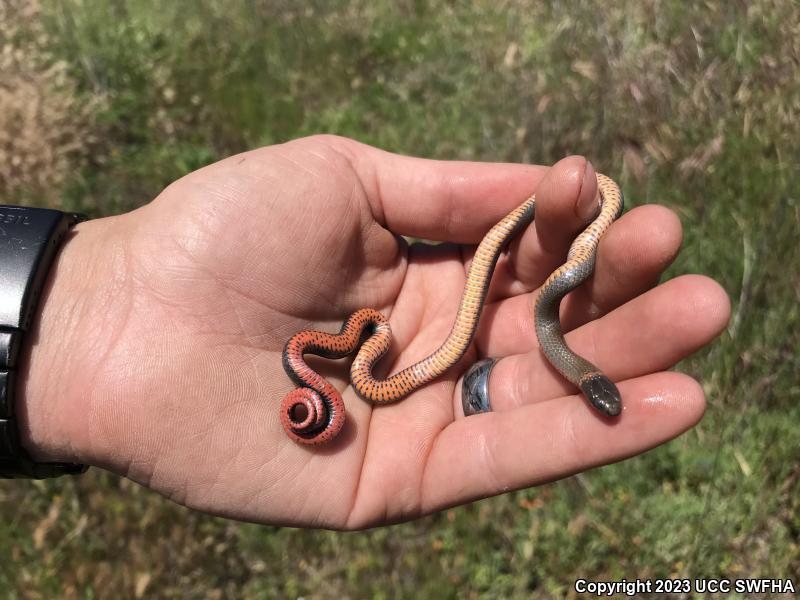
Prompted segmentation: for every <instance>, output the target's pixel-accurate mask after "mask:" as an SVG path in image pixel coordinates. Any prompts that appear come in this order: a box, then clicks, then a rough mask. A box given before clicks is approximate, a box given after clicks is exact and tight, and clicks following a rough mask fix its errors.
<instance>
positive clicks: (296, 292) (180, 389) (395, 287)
mask: <svg viewBox="0 0 800 600" xmlns="http://www.w3.org/2000/svg"><path fill="white" fill-rule="evenodd" d="M534 190H535V191H536V194H537V206H536V219H535V221H534V224H533V225H532V226H530V227H529V228H528V229H527V230H526V231H525V232H523V233H522V234H520V235H518V239H517V240H515V241H514V242H513V243H512V245H511V248H510V250H509V252H508V253H507V254H506V255H504V256H502V257H501V259H500V261H499V263H498V266H497V269H496V271H495V275H494V279H493V282H492V287H491V290H490V297H489V299H488V301H487V304H486V307H485V308H484V313H483V317H482V320H481V325H480V327H479V330H478V334H477V336H476V339H475V342H474V343H473V345H472V349H471V350H470V351H469V352H468V354H467V356H466V357H465V358H464V359H463V360H462V361H461V363H459V366H457V367H456V368H453V369H451V370H450V371H449V372H448V373H447V374H446V375H444V376H443V377H441V378H440V379H438V380H436V381H434V382H433V383H431V384H429V385H427V386H425V387H423V388H422V389H420V390H418V391H416V392H414V393H413V394H411V395H410V396H409V397H408V398H406V399H404V400H402V401H400V402H398V403H396V404H392V405H387V406H380V407H373V406H371V405H369V404H367V403H366V402H364V401H362V400H361V399H359V398H358V397H356V396H355V394H354V392H353V390H352V388H351V387H349V386H348V385H347V380H346V377H347V368H346V367H345V366H344V365H342V364H337V363H333V362H331V361H312V360H311V359H309V362H312V364H313V365H314V366H315V368H317V369H318V370H319V371H320V372H321V373H322V374H323V375H324V376H325V377H326V378H328V379H329V380H330V381H332V382H333V383H334V385H336V386H337V387H338V388H339V389H342V390H344V392H343V396H344V400H345V404H346V405H347V423H346V425H345V428H344V430H343V431H342V433H341V434H340V435H339V437H338V438H337V439H336V440H334V442H333V443H331V444H329V445H327V446H325V447H322V448H308V447H303V446H299V445H297V444H295V443H294V442H292V441H290V440H289V438H288V437H287V436H286V434H285V433H284V431H283V429H282V428H281V425H280V420H279V413H278V408H279V405H280V402H281V399H282V398H283V396H284V395H285V394H286V393H287V392H288V391H289V390H290V389H292V388H293V387H294V386H293V385H292V383H291V382H290V380H289V379H288V378H287V377H286V375H285V373H284V372H283V369H282V366H281V351H282V349H283V346H284V344H285V342H286V340H287V339H288V338H289V337H290V336H291V335H293V334H294V333H296V332H297V331H299V330H301V329H305V328H309V327H312V328H315V329H321V330H324V331H330V332H337V331H338V330H339V327H340V326H341V323H342V321H343V320H344V319H345V318H346V317H347V316H348V315H349V314H350V313H351V312H352V311H354V310H356V309H358V308H361V307H372V308H376V309H378V310H379V311H381V312H382V313H383V314H384V315H386V316H387V317H389V318H390V322H391V326H392V331H393V334H394V342H393V345H392V349H391V351H390V353H389V354H388V355H387V356H386V357H384V358H383V359H382V360H381V361H380V362H379V363H378V371H379V373H378V377H381V376H385V375H388V374H391V373H394V372H396V371H397V370H399V369H401V368H403V367H405V366H408V365H409V364H411V363H413V362H415V361H416V360H419V359H420V358H423V357H425V356H427V355H428V354H429V353H430V352H431V351H433V350H434V349H435V348H437V347H438V345H439V344H440V343H441V342H442V340H443V339H444V338H445V337H446V335H447V333H448V331H449V329H450V327H451V325H452V322H453V319H454V316H455V312H456V309H457V306H458V301H459V298H460V296H461V292H462V288H463V285H464V280H465V275H466V268H467V266H468V263H469V259H470V253H471V251H472V250H473V249H474V246H475V244H477V243H478V242H479V241H480V239H481V238H482V236H483V234H484V233H485V232H486V231H487V230H488V229H489V228H490V227H491V226H492V225H493V224H494V223H496V222H497V221H498V220H499V219H500V218H501V217H503V216H504V215H505V214H507V213H508V212H509V211H510V210H511V209H512V208H514V207H515V206H517V205H518V204H519V203H520V202H521V201H522V200H524V199H525V198H526V197H527V196H528V195H530V193H531V192H532V191H534ZM595 193H596V180H595V177H594V171H593V169H592V167H591V166H590V165H588V164H587V163H586V161H585V160H583V159H582V158H579V157H571V158H567V159H564V160H562V161H560V162H559V163H558V164H557V165H555V166H554V167H552V168H544V167H537V166H525V165H508V164H480V163H459V162H437V161H428V160H422V159H416V158H409V157H402V156H397V155H393V154H389V153H387V152H383V151H380V150H377V149H375V148H371V147H369V146H365V145H363V144H359V143H357V142H354V141H352V140H347V139H343V138H336V137H330V136H316V137H311V138H305V139H301V140H297V141H294V142H290V143H288V144H283V145H279V146H271V147H268V148H262V149H259V150H255V151H252V152H247V153H244V154H240V155H237V156H233V157H230V158H228V159H225V160H223V161H220V162H218V163H216V164H213V165H211V166H209V167H206V168H204V169H201V170H199V171H197V172H195V173H192V174H190V175H188V176H186V177H184V178H183V179H181V180H179V181H177V182H175V183H174V184H172V185H171V186H169V187H168V188H167V189H166V190H164V192H162V194H160V195H159V197H158V198H157V199H156V200H154V201H153V202H151V203H150V204H148V205H147V206H145V207H143V208H141V209H139V210H136V211H133V212H131V213H128V214H125V215H121V216H118V217H112V218H107V219H100V220H96V221H91V222H87V223H83V224H81V225H79V226H78V227H77V228H76V233H75V234H74V235H73V236H72V239H71V240H70V241H69V242H68V243H66V244H65V246H64V248H63V251H62V252H61V254H60V256H59V258H58V261H57V264H56V266H55V267H54V270H53V273H52V274H51V277H50V282H49V285H48V290H47V292H46V294H45V296H44V298H43V301H42V305H41V309H40V312H41V316H40V319H39V322H38V324H37V332H36V334H35V335H34V336H30V337H31V339H32V340H33V343H31V344H30V348H29V351H28V357H27V360H26V361H25V364H26V368H25V370H24V371H23V377H22V381H21V384H20V386H19V395H20V398H19V401H18V403H19V410H20V412H21V414H20V418H21V421H22V424H23V427H24V429H25V431H24V437H23V439H24V440H25V444H26V446H27V447H28V448H29V450H30V452H31V453H32V454H33V455H34V457H35V458H37V459H39V460H63V461H75V462H84V463H88V464H93V465H97V466H101V467H103V468H106V469H109V470H111V471H114V472H116V473H119V474H121V475H124V476H127V477H130V478H132V479H134V480H135V481H138V482H140V483H142V484H144V485H147V486H149V487H151V488H152V489H154V490H157V491H158V492H160V493H162V494H164V495H165V496H167V497H169V498H172V499H173V500H175V501H177V502H180V503H183V504H186V505H187V506H190V507H193V508H196V509H200V510H204V511H208V512H211V513H215V514H220V515H225V516H229V517H233V518H238V519H246V520H252V521H259V522H268V523H276V524H291V525H298V526H315V527H328V528H361V527H367V526H371V525H378V524H382V523H389V522H395V521H400V520H405V519H410V518H414V517H417V516H421V515H423V514H426V513H430V512H434V511H436V510H440V509H442V508H445V507H447V506H451V505H455V504H459V503H464V502H468V501H470V500H473V499H476V498H481V497H486V496H490V495H494V494H499V493H502V492H505V491H509V490H512V489H518V488H523V487H528V486H532V485H536V484H540V483H543V482H546V481H551V480H554V479H558V478H560V477H565V476H567V475H569V474H572V473H576V472H579V471H582V470H585V469H588V468H591V467H594V466H597V465H601V464H605V463H609V462H613V461H617V460H621V459H623V458H625V457H629V456H632V455H635V454H638V453H640V452H643V451H645V450H647V449H649V448H652V447H653V446H656V445H658V444H660V443H662V442H664V441H666V440H669V439H671V438H673V437H674V436H676V435H678V434H679V433H681V432H682V431H684V430H686V429H687V428H688V427H690V426H692V425H693V424H694V423H696V422H697V421H698V420H699V418H700V417H701V416H702V413H703V410H704V398H703V392H702V390H701V388H700V386H699V385H698V384H697V383H696V382H695V381H694V380H693V379H691V378H690V377H688V376H686V375H682V374H679V373H674V372H665V369H668V368H670V367H671V366H672V365H674V364H675V363H676V362H677V361H678V360H680V359H681V358H683V357H685V356H687V355H688V354H690V353H692V352H694V351H695V350H697V349H698V348H700V347H702V346H703V345H705V344H707V343H708V342H710V341H711V340H712V339H713V338H714V337H715V336H716V335H717V334H718V333H719V332H720V331H721V330H722V328H723V327H724V326H725V324H726V322H727V319H728V315H729V304H728V299H727V296H726V295H725V293H724V292H723V291H722V289H721V288H720V287H719V286H718V285H717V284H716V283H714V282H713V281H711V280H709V279H707V278H704V277H699V276H683V277H679V278H676V279H674V280H671V281H668V282H666V283H663V284H661V285H657V286H656V283H657V282H658V278H659V276H660V274H661V272H662V271H663V269H664V268H665V267H666V266H667V265H668V264H669V263H670V262H671V260H672V259H673V258H674V256H675V254H676V253H677V250H678V247H679V245H680V239H681V228H680V223H679V221H678V219H677V218H676V216H675V215H674V214H673V213H672V212H671V211H669V210H667V209H666V208H663V207H659V206H655V205H650V206H642V207H638V208H635V209H633V210H630V211H629V212H627V213H626V214H624V215H623V216H622V217H621V218H620V219H619V220H618V221H617V222H616V223H615V224H614V225H613V226H612V228H611V229H610V230H609V232H608V233H607V234H606V235H605V236H604V237H603V239H602V241H601V243H600V247H599V250H598V257H597V265H596V269H595V275H594V276H593V278H592V279H591V280H590V281H589V282H587V283H586V284H584V285H583V286H581V287H580V288H578V289H577V290H575V291H574V292H573V293H571V294H570V295H569V296H568V297H567V299H566V300H565V302H564V303H563V306H562V311H561V320H562V324H563V326H564V330H565V331H569V332H570V333H569V334H568V335H567V342H568V343H569V344H570V346H571V347H572V348H573V349H574V350H575V351H576V352H578V353H579V354H581V355H582V356H585V357H586V358H587V359H588V360H590V361H592V362H593V363H595V364H597V365H598V366H599V367H600V368H601V369H602V370H603V371H604V372H605V373H606V374H607V375H609V376H610V377H611V378H612V379H613V380H614V381H616V382H617V383H618V387H619V389H620V392H621V394H622V398H623V405H624V410H623V412H622V415H621V416H620V417H618V418H616V419H613V420H610V419H606V418H603V417H601V416H599V415H598V414H597V413H596V412H595V410H594V409H592V408H591V407H590V406H589V405H588V404H587V403H586V401H585V400H584V399H583V397H582V396H580V395H579V394H578V393H577V392H576V390H574V389H572V388H571V387H570V385H569V384H568V383H566V382H565V381H564V380H563V379H562V378H561V377H560V376H559V375H558V374H557V373H556V372H555V371H554V370H553V369H552V368H551V367H550V366H549V365H548V364H547V363H546V361H545V359H544V358H543V356H542V355H541V354H540V352H539V350H538V345H537V341H536V336H535V333H534V327H533V302H534V299H535V296H536V290H537V287H538V286H539V285H540V284H541V283H542V282H543V281H544V279H545V278H546V277H547V275H549V273H550V272H551V271H553V270H554V269H555V268H556V267H557V266H558V265H559V264H561V263H562V262H563V261H564V258H565V256H566V250H567V248H568V246H569V243H570V242H571V240H572V239H573V238H574V237H575V235H576V234H577V233H578V232H579V231H580V230H581V229H582V228H583V227H584V226H585V224H586V223H587V222H588V221H589V220H590V219H591V218H592V216H593V212H594V209H595V208H596V202H595V200H594V199H595ZM400 235H406V236H412V237H420V238H428V239H435V240H444V241H447V242H449V243H447V244H442V245H438V246H432V245H425V244H413V245H411V246H409V245H408V244H406V242H405V241H404V240H403V239H402V238H401V237H399V236H400ZM654 286H655V287H654ZM29 343H30V341H29ZM485 356H493V357H499V358H500V359H501V360H500V361H499V362H498V363H497V365H496V367H495V368H494V370H493V371H492V377H491V381H490V393H491V398H492V404H493V408H494V412H492V413H486V414H481V415H475V416H471V417H468V418H464V416H463V412H462V409H461V400H460V395H461V391H460V390H461V388H460V377H461V375H463V371H464V369H466V368H467V367H468V366H469V365H470V364H471V363H472V362H474V361H475V360H477V359H478V358H483V357H485Z"/></svg>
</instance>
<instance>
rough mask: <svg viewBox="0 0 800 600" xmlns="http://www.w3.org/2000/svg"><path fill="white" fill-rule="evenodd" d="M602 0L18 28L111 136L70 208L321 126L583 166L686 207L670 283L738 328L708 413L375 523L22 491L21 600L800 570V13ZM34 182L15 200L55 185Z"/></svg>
mask: <svg viewBox="0 0 800 600" xmlns="http://www.w3.org/2000/svg"><path fill="white" fill-rule="evenodd" d="M596 6H597V5H596V4H595V3H591V2H583V1H578V0H576V1H570V2H552V3H539V2H532V1H531V2H523V1H518V2H512V1H507V2H501V3H492V2H477V3H452V2H446V1H444V0H429V1H423V0H416V1H411V0H408V1H405V2H400V3H394V2H388V1H381V2H368V1H356V0H350V1H345V0H337V1H331V2H322V1H316V2H308V3H288V2H277V1H267V0H258V1H257V0H221V1H219V2H213V3H210V2H209V3H195V2H190V1H189V0H177V1H175V2H171V3H156V2H154V1H152V0H133V1H131V2H106V1H103V0H59V1H56V2H52V3H48V4H47V5H46V6H45V7H42V8H41V9H40V10H38V11H37V14H36V16H35V19H33V20H31V21H30V23H28V21H26V23H28V25H27V26H28V27H31V28H33V29H32V31H35V32H38V33H37V35H33V34H30V33H28V34H27V36H26V33H25V31H26V30H25V28H24V27H23V28H22V29H21V30H20V32H19V33H18V34H16V37H15V38H14V40H13V42H14V43H15V44H17V45H18V46H19V47H20V48H22V49H23V50H26V51H27V52H29V53H30V52H36V53H39V55H40V56H41V57H42V59H41V61H40V62H41V63H42V64H48V63H52V62H57V61H58V62H63V63H64V64H65V65H66V70H67V72H68V74H69V77H70V82H71V85H73V86H74V89H73V88H69V89H72V92H71V93H73V94H74V95H75V96H76V97H78V98H79V99H81V100H83V101H85V102H86V103H92V104H91V105H92V106H93V107H94V108H93V111H94V113H93V118H92V119H91V121H90V122H91V127H92V132H93V137H92V139H93V140H95V141H94V142H92V143H91V144H88V145H87V146H86V148H85V149H84V150H83V151H82V152H77V153H73V154H71V156H73V160H74V161H75V165H76V168H75V169H74V170H73V171H72V172H71V173H70V175H69V176H68V177H66V178H62V179H60V180H59V181H60V183H59V185H58V186H57V187H56V188H55V193H54V195H52V196H51V197H50V202H51V203H54V204H58V205H62V206H66V207H69V208H75V209H80V210H84V211H88V212H90V213H91V214H93V215H95V216H99V215H104V214H111V213H117V212H122V211H127V210H130V209H132V208H134V207H136V206H139V205H141V204H143V203H145V202H147V201H149V200H150V199H151V198H153V197H154V196H155V195H156V194H157V193H158V192H159V191H160V190H161V189H162V188H163V187H164V186H165V185H166V184H168V183H169V182H170V181H172V180H174V179H175V178H177V177H179V176H181V175H182V174H184V173H186V172H188V171H191V170H193V169H195V168H197V167H199V166H201V165H204V164H207V163H209V162H212V161H214V160H216V159H218V158H221V157H223V156H226V155H228V154H230V153H233V152H237V151H240V150H243V149H246V148H250V147H253V146H256V145H260V144H269V143H275V142H281V141H284V140H288V139H291V138H294V137H298V136H302V135H306V134H310V133H317V132H333V133H339V134H342V135H348V136H352V137H355V138H358V139H360V140H362V141H365V142H368V143H371V144H375V145H378V146H381V147H383V148H386V149H389V150H393V151H397V152H403V153H408V154H415V155H421V156H430V157H437V158H452V159H456V158H460V159H474V160H491V161H500V160H502V161H530V162H539V163H550V162H553V161H555V160H557V159H558V158H560V157H561V156H563V155H565V154H568V153H582V154H585V155H587V156H589V157H590V158H591V159H592V160H593V162H594V163H595V164H596V165H597V167H598V169H599V170H602V171H603V172H606V173H608V174H609V175H612V176H614V177H615V178H617V179H618V180H619V181H621V182H622V184H623V187H624V189H625V190H626V199H627V200H628V201H629V205H637V204H644V203H649V202H655V203H660V204H665V205H667V206H669V207H671V208H672V209H673V210H675V211H676V212H677V213H678V214H679V216H680V217H681V219H682V221H683V224H684V227H685V241H684V248H683V251H682V254H681V255H680V257H679V259H678V260H677V261H676V263H675V264H674V265H673V266H672V267H671V268H670V270H669V272H668V273H667V277H671V276H675V275H678V274H681V273H704V274H707V275H709V276H712V277H714V278H715V279H717V280H718V281H719V282H720V283H721V284H722V285H723V286H724V287H725V289H726V290H727V291H728V293H729V294H730V296H731V299H732V301H733V305H734V317H733V319H732V321H731V324H730V326H729V327H728V329H727V331H726V332H725V333H724V334H723V335H722V337H721V338H720V339H719V340H718V341H717V342H715V343H714V344H713V345H712V346H711V347H710V348H708V349H706V350H703V351H702V352H700V353H698V354H697V355H696V356H693V357H692V358H690V359H689V360H686V361H684V363H683V364H682V365H681V366H680V367H681V369H683V370H684V371H686V372H689V373H691V374H693V375H694V376H695V377H697V378H698V379H699V380H700V381H701V382H702V383H703V386H704V389H705V391H706V394H707V397H708V401H709V410H708V413H707V414H706V417H705V418H704V420H703V421H702V422H701V424H700V425H698V426H697V427H696V428H694V429H693V430H691V431H690V432H688V433H687V434H685V435H684V436H682V437H680V438H678V439H676V440H674V441H673V442H671V443H669V444H666V445H664V446H662V447H660V448H658V449H656V450H654V451H652V452H649V453H647V454H645V455H643V456H640V457H637V458H635V459H632V460H629V461H626V462H625V463H624V464H619V465H612V466H609V467H605V468H602V469H597V470H594V471H592V472H589V473H585V474H582V475H579V476H576V477H573V478H571V479H569V480H566V481H562V482H559V483H556V484H552V485H548V486H543V487H541V488H536V489H531V490H526V491H521V492H517V493H513V494H507V495H504V496H501V497H497V498H492V499H489V500H484V501H482V502H477V503H474V504H472V505H469V506H465V507H461V508H457V509H453V510H450V511H447V512H444V513H441V514H437V515H433V516H431V517H428V518H425V519H422V520H419V521H417V522H414V523H409V524H405V525H401V526H397V527H392V528H384V529H377V530H374V531H369V532H366V533H357V534H342V533H331V532H318V531H298V530H292V529H279V528H271V527H261V526H255V525H244V524H238V523H234V522H229V521H225V520H222V519H216V518H212V517H208V516H204V515H200V514H197V513H193V512H191V511H188V510H185V509H183V508H180V507H177V506H174V505H172V504H170V503H169V502H167V501H165V500H163V499H161V498H160V497H156V496H155V495H154V494H152V493H150V492H147V491H145V490H142V489H141V488H139V487H137V486H135V485H133V484H131V483H129V482H127V481H125V480H121V479H119V478H116V477H113V476H111V475H109V474H106V473H102V472H98V471H97V470H93V471H91V472H90V473H89V474H87V475H86V476H84V477H82V478H80V479H76V480H57V481H52V482H38V483H32V484H21V483H18V482H7V483H5V484H3V485H2V486H1V487H0V503H2V506H3V514H4V515H6V518H5V519H4V522H3V525H2V526H0V556H2V557H4V558H5V560H2V561H0V583H2V586H3V589H5V590H7V591H8V593H9V594H10V595H22V596H24V597H31V598H41V597H54V596H57V597H84V598H95V597H108V596H117V595H122V596H147V597H150V596H157V597H181V598H184V597H188V598H206V597H212V598H213V597H220V598H222V597H249V598H285V597H306V598H311V597H313V598H336V597H344V598H348V597H353V598H362V597H371V598H389V597H436V598H439V597H442V598H448V597H467V598H483V597H487V598H488V597H492V598H493V597H508V598H528V597H537V598H549V597H561V596H567V595H570V593H571V589H572V588H571V585H572V582H573V581H574V580H575V579H577V578H579V577H583V578H586V579H602V580H609V579H618V578H627V579H628V580H631V579H634V578H636V577H645V578H663V577H692V578H694V577H731V578H735V577H746V576H752V577H789V576H795V577H796V576H797V574H798V573H800V500H798V498H800V463H799V462H798V457H799V456H800V453H799V450H798V449H799V448H800V426H798V423H800V382H798V373H800V352H798V350H800V308H798V306H800V275H799V274H798V273H800V269H798V267H800V244H798V233H797V232H798V227H799V226H800V193H799V192H798V189H800V186H799V184H800V172H799V171H798V169H797V159H796V157H797V156H798V153H799V152H800V77H798V75H797V63H798V60H800V8H798V6H797V5H796V3H794V2H792V1H791V0H757V1H754V2H751V3H746V4H745V3H741V4H740V3H736V4H734V3H726V2H717V3H714V2H708V3H696V4H692V3H684V2H680V1H677V0H664V1H662V2H616V3H611V4H610V5H608V6H607V8H605V9H604V10H603V11H597V10H596ZM0 77H2V75H0ZM82 126H84V125H82ZM19 177H20V178H21V179H20V180H19V181H15V182H12V183H13V185H12V183H9V184H6V187H7V188H8V190H14V193H15V194H17V195H18V196H19V197H22V196H25V197H30V196H31V195H32V194H33V193H34V192H35V191H36V190H37V188H36V181H33V182H29V181H28V180H26V179H25V178H24V174H22V175H19ZM8 190H6V191H8ZM798 583H799V582H798V581H797V579H795V584H796V585H797V584H798ZM732 597H736V596H732Z"/></svg>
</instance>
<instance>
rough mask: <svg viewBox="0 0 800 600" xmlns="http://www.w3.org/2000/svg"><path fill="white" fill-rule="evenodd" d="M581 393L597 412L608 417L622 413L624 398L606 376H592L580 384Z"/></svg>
mask: <svg viewBox="0 0 800 600" xmlns="http://www.w3.org/2000/svg"><path fill="white" fill-rule="evenodd" d="M580 387H581V391H582V392H583V393H584V395H585V396H586V398H588V400H589V402H591V403H592V406H594V407H595V408H596V409H597V410H599V411H600V412H601V413H603V414H604V415H605V416H607V417H616V416H617V415H619V413H621V412H622V397H621V396H620V393H619V390H618V389H617V386H616V385H614V382H613V381H611V380H610V379H609V378H608V377H606V376H605V375H600V374H599V373H598V374H596V375H592V376H590V377H588V378H586V379H585V380H584V381H582V382H581V384H580Z"/></svg>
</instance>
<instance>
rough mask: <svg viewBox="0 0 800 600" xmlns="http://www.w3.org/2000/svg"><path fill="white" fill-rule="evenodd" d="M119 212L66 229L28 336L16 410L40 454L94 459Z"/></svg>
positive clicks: (26, 439) (51, 458) (24, 434)
mask: <svg viewBox="0 0 800 600" xmlns="http://www.w3.org/2000/svg"><path fill="white" fill-rule="evenodd" d="M115 220H116V218H111V219H100V220H95V221H88V222H84V223H80V224H79V225H77V226H76V227H75V228H73V230H72V231H70V232H69V233H68V234H67V236H66V237H65V239H64V241H63V243H62V246H61V248H60V251H59V253H58V255H57V256H56V258H55V260H54V261H53V264H52V266H51V268H50V272H49V273H48V275H47V279H46V282H45V285H44V288H43V290H42V294H41V298H40V300H39V304H38V307H37V309H36V313H35V315H34V318H33V321H32V323H31V327H30V330H29V331H28V332H27V333H26V334H25V336H24V337H23V340H22V347H21V349H20V356H19V370H18V379H17V383H16V394H17V400H16V414H17V423H18V427H19V433H20V440H21V443H22V446H23V447H24V448H25V450H26V451H27V452H28V454H29V455H30V456H31V458H33V459H34V460H36V461H38V462H76V463H87V464H88V463H90V462H91V459H92V456H91V438H90V431H89V426H88V423H89V420H88V418H87V417H88V414H87V413H88V399H89V394H90V392H91V373H92V370H93V365H92V363H93V361H96V356H97V354H96V353H95V352H93V351H92V347H93V339H92V338H93V335H97V333H100V332H103V331H106V329H105V327H104V320H105V316H104V314H103V313H104V311H103V310H102V303H100V304H98V302H97V300H98V299H100V298H102V297H103V295H104V294H107V291H104V288H105V287H106V286H107V284H108V283H109V282H113V280H114V278H113V276H111V277H109V275H111V274H110V273H109V272H108V266H107V265H108V259H107V257H108V256H109V254H110V249H111V246H110V245H109V242H110V241H111V240H112V239H113V236H112V235H111V233H110V229H111V228H112V223H113V222H114V221H115Z"/></svg>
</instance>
